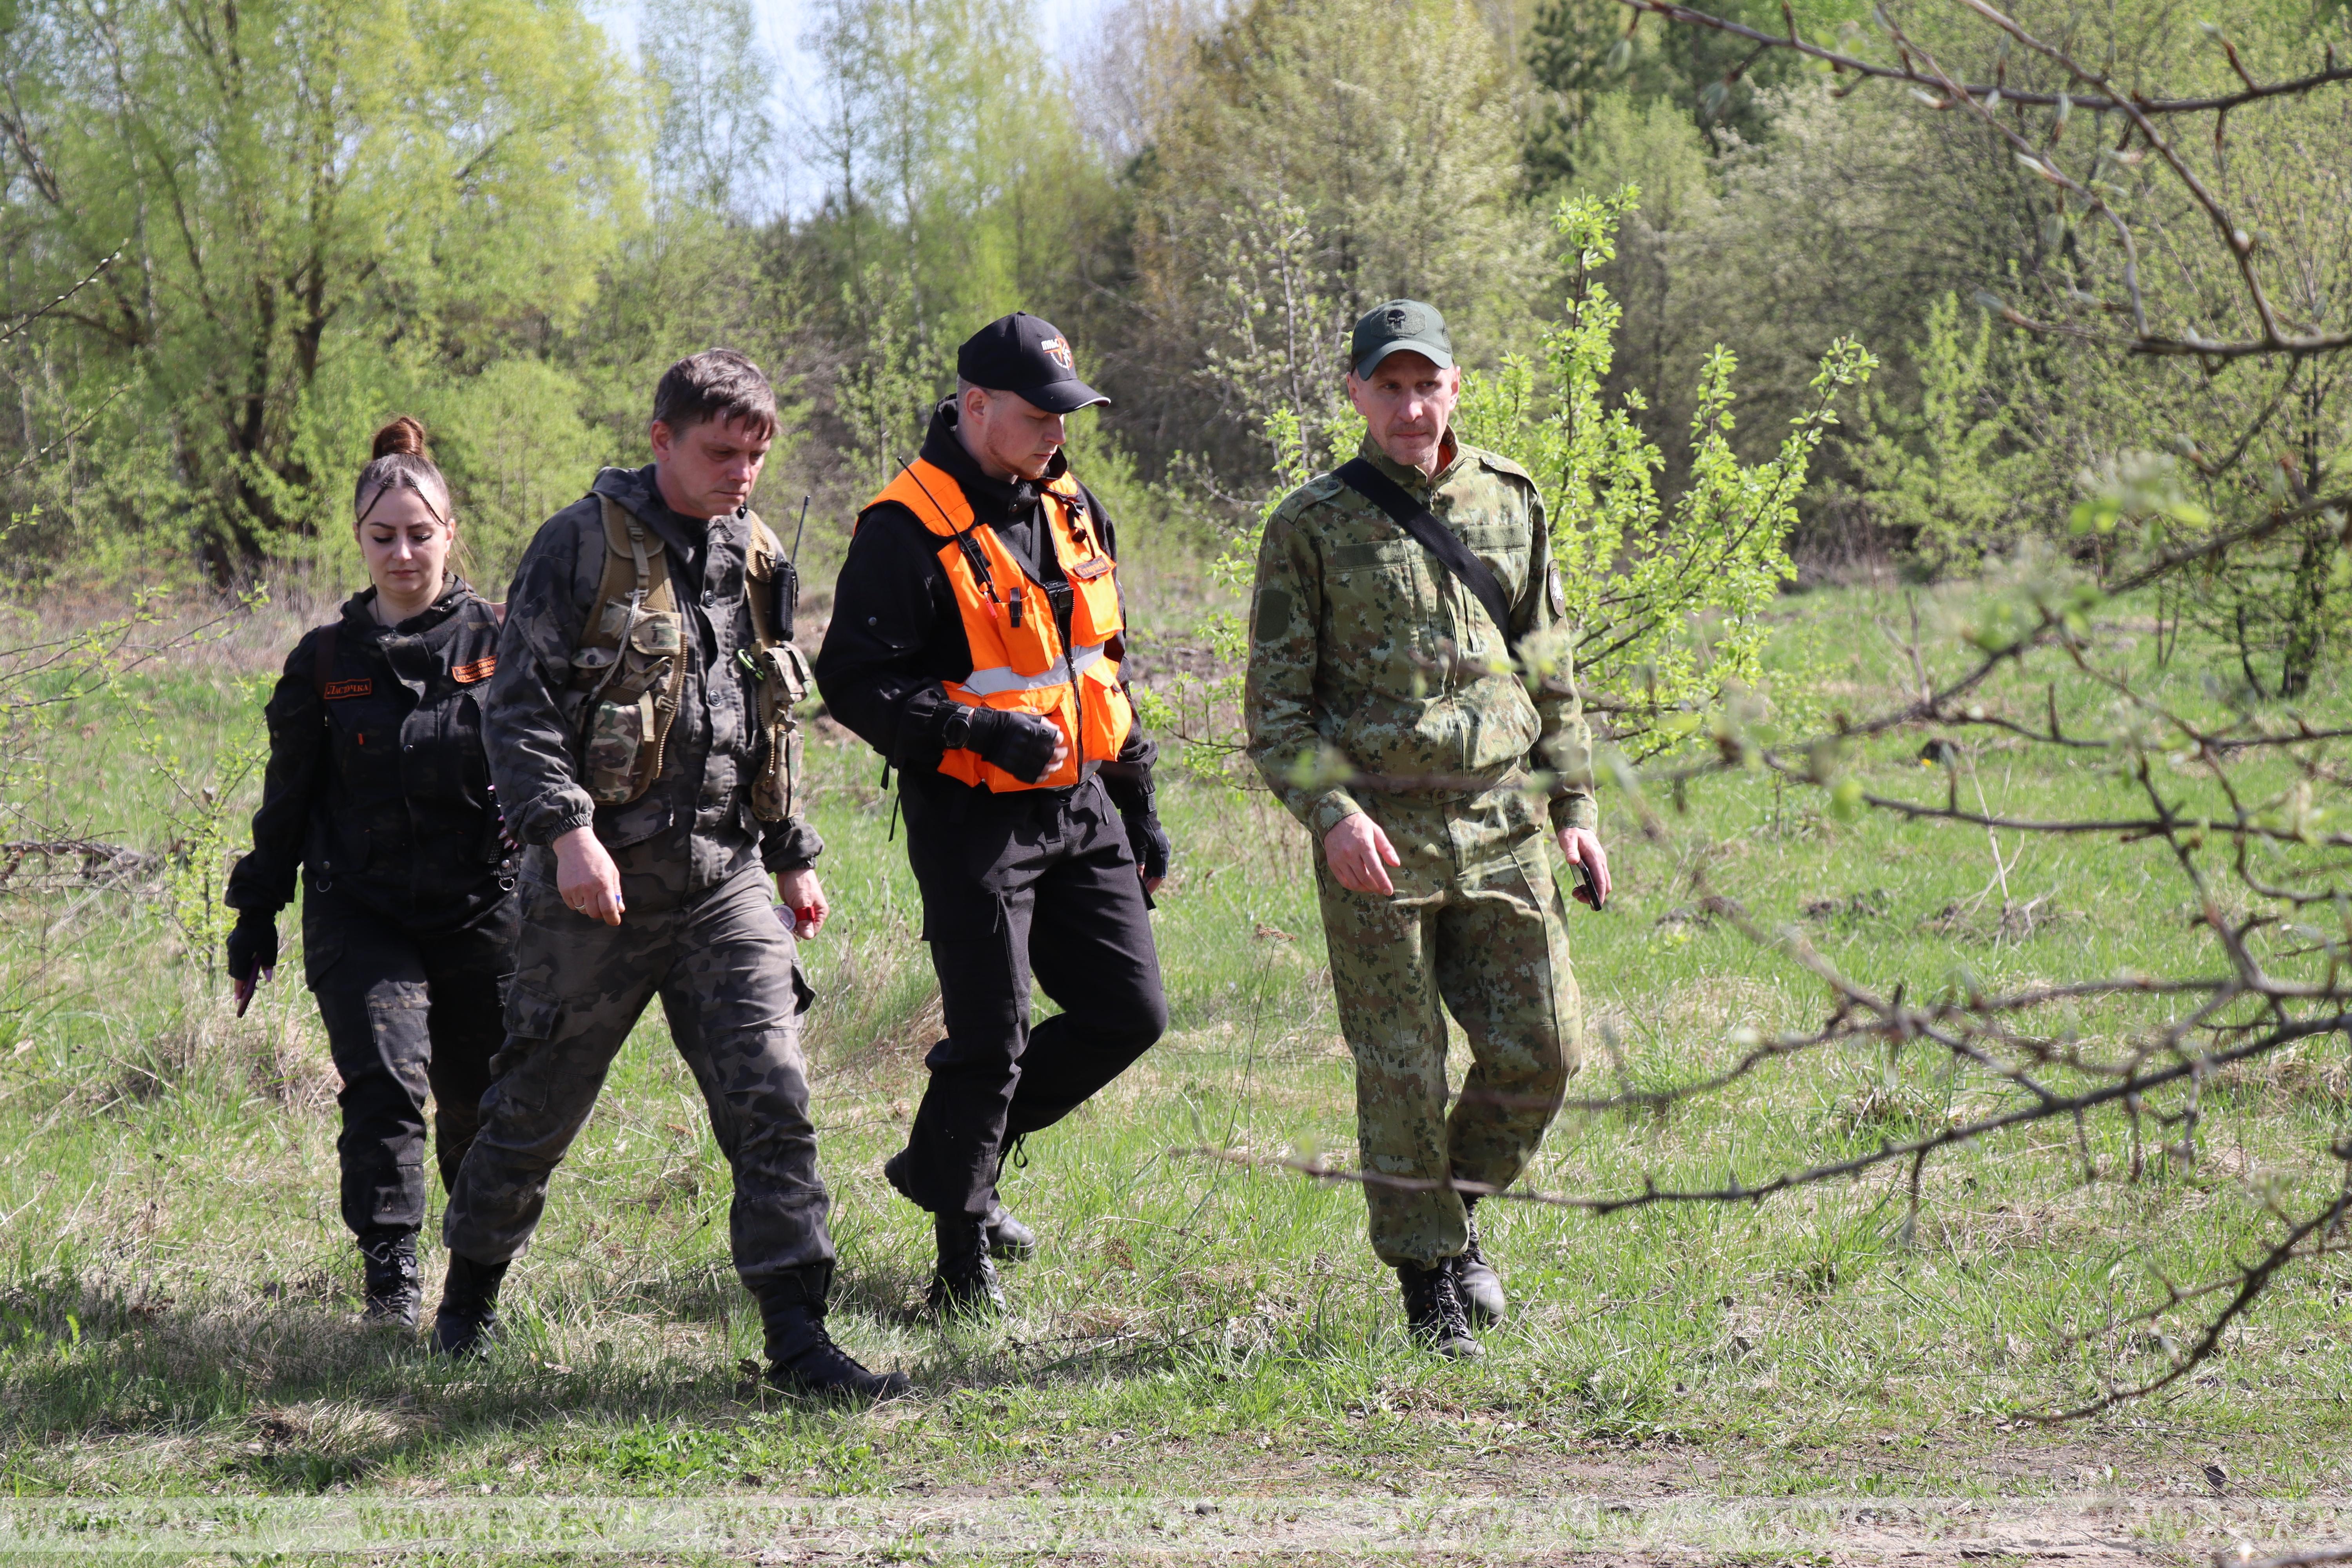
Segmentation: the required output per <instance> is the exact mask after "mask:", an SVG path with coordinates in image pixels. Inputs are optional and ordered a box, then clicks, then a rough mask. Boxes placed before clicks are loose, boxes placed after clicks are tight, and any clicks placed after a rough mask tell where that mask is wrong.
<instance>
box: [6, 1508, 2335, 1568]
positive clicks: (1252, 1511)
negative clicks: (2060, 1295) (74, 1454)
mask: <svg viewBox="0 0 2352 1568" xmlns="http://www.w3.org/2000/svg"><path fill="white" fill-rule="evenodd" d="M2348 1514H2352V1500H2347V1499H2326V1500H2293V1501H2270V1500H2224V1499H2210V1500H2208V1499H2166V1500H2131V1499H2126V1498H2122V1497H2113V1496H2088V1495H2084V1496H2072V1497H2063V1498H2054V1499H2044V1500H1984V1499H1964V1498H1871V1499H1855V1498H1848V1499H1839V1498H1806V1499H1795V1500H1784V1499H1765V1498H1724V1497H1702V1496H1696V1495H1684V1496H1678V1497H1673V1498H1656V1497H1641V1498H1614V1497H1610V1496H1608V1495H1605V1494H1596V1495H1581V1496H1553V1497H1544V1498H1535V1497H1475V1498H1445V1497H1438V1496H1428V1497H1421V1498H1387V1497H1370V1496H1358V1497H1346V1498H1341V1497H1288V1498H1272V1497H1234V1496H1231V1495H1227V1496H1222V1497H1199V1498H1185V1497H1091V1498H1086V1497H1038V1496H1023V1497H1017V1498H1011V1499H1003V1500H998V1499H986V1498H955V1497H950V1498H938V1499H911V1498H903V1497H891V1498H825V1499H810V1498H793V1497H782V1496H761V1495H751V1494H745V1495H730V1496H725V1497H702V1498H654V1499H647V1498H624V1497H575V1498H559V1497H495V1496H486V1497H428V1498H393V1497H372V1496H368V1495H365V1494H353V1495H348V1496H341V1497H327V1498H318V1499H278V1498H268V1499H258V1498H257V1499H241V1500H226V1499H189V1500H177V1499H164V1500H127V1499H113V1500H105V1501H95V1500H84V1501H39V1502H33V1501H0V1560H9V1561H19V1562H21V1561H27V1560H39V1559H47V1560H56V1559H59V1558H72V1559H77V1560H80V1561H85V1562H87V1561H91V1560H103V1559H108V1558H129V1557H132V1556H138V1557H142V1558H145V1559H146V1560H148V1561H155V1560H159V1559H160V1560H181V1559H186V1558H191V1557H196V1558H201V1557H213V1558H215V1559H219V1558H248V1557H250V1556H251V1555H252V1554H255V1553H273V1554H275V1553H285V1554H289V1555H291V1556H294V1557H297V1558H300V1557H310V1556H333V1557H338V1558H345V1559H349V1558H353V1557H364V1558H367V1559H369V1560H371V1561H374V1562H384V1561H390V1560H398V1559H402V1558H406V1557H411V1556H415V1557H425V1556H427V1555H439V1554H446V1553H449V1552H461V1553H463V1554H465V1555H466V1556H467V1557H486V1556H489V1555H491V1554H493V1553H511V1554H514V1555H517V1556H544V1555H546V1554H549V1553H560V1554H562V1555H563V1556H565V1557H575V1556H576V1557H583V1558H600V1559H604V1560H608V1561H615V1560H617V1561H629V1560H638V1561H646V1560H651V1561H672V1562H676V1561H692V1560H705V1561H735V1562H754V1563H765V1564H782V1563H880V1562H893V1563H905V1562H931V1563H953V1562H967V1563H991V1562H1021V1563H1121V1562H1138V1561H1144V1562H1158V1563H1252V1562H1299V1561H1307V1562H1317V1563H1397V1562H1412V1563H1470V1562H1476V1563H1602V1562H1606V1563H1675V1564H1684V1563H1726V1562H1736V1563H1758V1564H1762V1563H1811V1564H1845V1563H1856V1564H1860V1563H1901V1564H1905V1565H1906V1568H1909V1565H1925V1564H1940V1563H1953V1564H1958V1563H2069V1564H2083V1565H2090V1568H2095V1565H2099V1564H2106V1563H2118V1564H2119V1563H2135V1564H2137V1563H2203V1562H2211V1561H2213V1559H2214V1556H2215V1554H2216V1553H2222V1554H2225V1558H2224V1560H2225V1561H2227V1560H2229V1559H2238V1560H2242V1558H2243V1557H2246V1556H2253V1557H2259V1556H2264V1555H2268V1554H2269V1553H2271V1552H2278V1551H2285V1550H2290V1549H2294V1548H2298V1547H2306V1548H2307V1547H2310V1546H2314V1545H2317V1544H2319V1543H2321V1542H2327V1541H2333V1540H2336V1539H2339V1538H2341V1537H2342V1536H2343V1535H2344V1534H2345V1533H2346V1532H2347V1529H2352V1517H2347V1515H2348Z"/></svg>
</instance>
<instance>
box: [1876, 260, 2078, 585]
mask: <svg viewBox="0 0 2352 1568" xmlns="http://www.w3.org/2000/svg"><path fill="white" fill-rule="evenodd" d="M1911 358H1912V361H1913V364H1914V366H1915V372H1916V377H1917V382H1918V406H1917V408H1916V410H1915V409H1911V408H1906V407H1905V406H1903V405H1902V403H1901V402H1899V401H1898V400H1897V399H1896V398H1895V397H1893V396H1890V395H1884V394H1881V393H1879V392H1876V391H1874V390H1871V391H1864V393H1863V395H1862V408H1861V414H1860V416H1859V418H1858V420H1857V421H1856V433H1855V435H1854V436H1853V437H1847V438H1846V439H1845V440H1844V441H1843V443H1842V445H1843V447H1844V448H1845V453H1846V457H1847V459H1848V461H1849V462H1851V463H1852V464H1853V469H1854V472H1855V474H1856V476H1857V479H1856V480H1855V485H1854V488H1855V489H1856V491H1857V492H1858V493H1859V495H1860V498H1861V500H1863V502H1864V504H1865V505H1866V506H1867V507H1868V508H1869V510H1870V515H1871V520H1872V521H1874V522H1876V523H1877V524H1879V525H1880V526H1882V527H1886V528H1894V529H1899V530H1901V531H1903V532H1904V533H1905V534H1906V536H1907V537H1908V539H1909V542H1910V548H1911V550H1912V552H1914V554H1915V555H1916V556H1917V557H1918V559H1919V560H1920V561H1921V562H1922V563H1924V564H1925V565H1926V566H1927V567H1928V568H1929V569H1930V570H1932V571H1938V572H1969V571H1973V570H1975V568H1976V567H1977V566H1978V565H1979V563H1981V562H1982V561H1983V559H1984V557H1985V556H1986V554H1987V553H1989V552H1996V551H2000V550H2003V549H2005V548H2007V547H2009V546H2011V545H2012V544H2013V543H2014V542H2016V540H2017V538H2018V537H2019V535H2020V533H2021V531H2029V530H2034V529H2036V528H2037V527H2040V526H2046V525H2045V524H2042V520H2041V519H2040V518H2038V517H2036V516H2035V515H2034V513H2033V511H2032V510H2031V505H2032V502H2033V501H2034V500H2040V499H2042V498H2041V497H2040V496H2038V495H2037V494H2036V493H2035V492H2034V490H2033V489H2032V487H2033V485H2034V481H2035V480H2036V479H2038V478H2040V477H2041V476H2042V474H2043V473H2044V472H2045V465H2044V464H2043V463H2042V462H2041V461H2040V459H2039V458H2037V457H2036V456H2035V455H2034V454H2033V453H2032V452H2031V451H2029V450H2026V449H2024V448H2022V447H2021V446H2020V444H2019V442H2018V441H2017V439H2016V435H2017V417H2016V416H2015V414H2014V413H2013V412H2012V411H2011V407H2010V405H2009V402H2008V400H2007V397H2006V395H2005V387H2006V382H2007V377H2006V376H2005V375H2004V374H2003V372H2004V371H2005V370H2006V371H2009V372H2011V373H2012V374H2013V373H2014V371H2015V368H2016V367H2014V366H2008V365H2004V364H2002V363H2000V360H1999V359H1997V357H1996V355H1995V353H1994V344H1993V329H1992V317H1991V315H1990V312H1988V311H1984V310H1979V311H1978V312H1977V319H1976V330H1975V331H1973V332H1969V331H1967V330H1966V327H1965V325H1964V323H1963V321H1962V319H1961V310H1960V302H1959V296H1958V294H1956V293H1947V294H1945V296H1944V297H1943V298H1942V299H1941V300H1937V302H1936V304H1935V305H1934V306H1933V307H1932V308H1931V309H1930V310H1928V312H1927V342H1924V343H1917V344H1914V345H1913V347H1912V351H1911Z"/></svg>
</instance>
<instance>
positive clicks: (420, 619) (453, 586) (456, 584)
mask: <svg viewBox="0 0 2352 1568" xmlns="http://www.w3.org/2000/svg"><path fill="white" fill-rule="evenodd" d="M375 595H376V591H375V585H374V584H369V585H368V586H367V587H364V588H362V589H361V590H360V591H359V592H358V593H356V594H353V595H352V596H351V597H350V598H348V599H345V600H344V601H343V624H344V625H345V626H349V627H351V628H352V630H353V631H355V632H358V633H359V634H360V635H361V636H362V637H422V636H424V635H425V633H426V632H429V631H431V630H432V629H433V628H434V627H436V626H439V625H440V624H441V623H442V622H444V621H446V620H447V619H448V618H449V617H450V616H454V615H456V614H457V606H459V605H463V604H464V603H465V602H466V601H467V600H468V599H470V598H472V597H473V596H474V590H473V588H472V587H471V586H470V585H469V584H467V582H466V580H465V579H464V578H463V577H460V576H458V575H457V574H456V573H455V572H450V571H446V570H445V571H444V572H443V573H442V574H441V596H440V597H439V598H437V599H436V600H434V601H433V602H432V603H431V604H429V605H425V608H423V609H421V610H419V611H417V612H416V614H415V615H413V616H409V617H408V618H407V619H406V620H404V621H403V622H401V623H400V624H399V625H398V626H385V625H384V624H383V622H382V621H379V620H377V619H376V618H375Z"/></svg>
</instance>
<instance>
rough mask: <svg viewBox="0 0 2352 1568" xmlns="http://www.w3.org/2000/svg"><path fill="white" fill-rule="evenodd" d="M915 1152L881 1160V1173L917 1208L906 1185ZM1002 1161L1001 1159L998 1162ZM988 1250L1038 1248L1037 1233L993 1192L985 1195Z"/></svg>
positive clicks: (1024, 1253)
mask: <svg viewBox="0 0 2352 1568" xmlns="http://www.w3.org/2000/svg"><path fill="white" fill-rule="evenodd" d="M913 1152H914V1151H912V1150H910V1149H901V1150H899V1151H898V1152H897V1153H895V1154H893V1155H891V1156H890V1157H889V1158H888V1159H887V1160H885V1161H883V1162H882V1174H883V1177H884V1179H885V1180H887V1181H888V1182H889V1184H890V1185H891V1186H893V1187H895V1188H896V1189H898V1195H899V1196H900V1197H902V1198H904V1199H906V1200H907V1201H908V1203H910V1204H916V1206H917V1207H918V1208H919V1207H921V1206H922V1205H920V1204H919V1203H916V1199H915V1194H913V1193H911V1192H909V1191H908V1188H907V1180H908V1177H907V1163H908V1160H909V1158H910V1157H911V1156H912V1155H913ZM1000 1163H1001V1162H1000ZM987 1225H988V1250H989V1251H990V1253H991V1254H992V1255H993V1256H995V1257H998V1258H1029V1257H1032V1256H1034V1254H1035V1253H1036V1251H1037V1233H1036V1232H1035V1231H1034V1230H1031V1229H1030V1228H1029V1227H1028V1226H1025V1225H1023V1224H1022V1223H1021V1222H1020V1221H1019V1220H1017V1219H1015V1218H1014V1217H1013V1211H1012V1210H1011V1209H1009V1208H1006V1207H1005V1206H1004V1200H1003V1199H1002V1198H1000V1197H998V1196H997V1195H996V1194H994V1193H990V1194H988V1219H987Z"/></svg>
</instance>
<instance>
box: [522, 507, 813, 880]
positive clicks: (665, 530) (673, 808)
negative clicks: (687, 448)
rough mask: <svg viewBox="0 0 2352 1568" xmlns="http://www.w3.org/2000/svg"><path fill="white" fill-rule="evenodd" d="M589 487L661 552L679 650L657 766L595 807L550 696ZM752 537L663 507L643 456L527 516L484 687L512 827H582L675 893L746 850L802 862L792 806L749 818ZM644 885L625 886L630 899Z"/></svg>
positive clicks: (596, 535)
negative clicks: (673, 709) (748, 565)
mask: <svg viewBox="0 0 2352 1568" xmlns="http://www.w3.org/2000/svg"><path fill="white" fill-rule="evenodd" d="M600 496H611V497H612V498H613V499H614V500H616V501H618V502H619V503H620V504H621V505H622V506H624V507H625V508H627V509H628V510H630V511H631V512H632V513H634V514H635V516H636V518H637V519H638V520H639V521H642V522H643V523H645V525H646V527H647V528H648V529H650V530H652V531H653V532H654V533H655V534H656V536H657V537H658V538H659V539H660V540H661V542H662V543H663V546H664V547H665V548H666V549H667V552H668V554H669V572H670V585H671V588H672V590H673V592H675V593H676V594H677V605H678V608H679V610H680V611H681V612H683V613H684V615H685V617H686V652H687V673H686V679H685V683H684V685H683V686H682V687H681V689H679V692H678V708H677V718H676V719H675V720H673V721H671V724H670V729H669V735H668V738H667V740H666V741H665V742H664V743H663V746H662V767H661V773H659V775H658V776H656V779H655V780H654V783H653V786H652V788H650V789H649V790H647V791H646V794H645V795H643V796H641V797H639V798H638V799H636V800H635V801H631V802H629V803H628V804H626V805H607V806H598V805H596V804H595V802H594V801H593V800H592V799H590V798H589V795H588V792H587V790H586V788H585V787H583V785H582V784H581V782H580V763H579V749H578V736H577V735H576V734H575V733H574V732H573V726H572V722H571V721H569V720H568V719H567V718H566V717H565V704H564V693H565V692H566V691H567V690H568V689H569V688H570V682H571V677H572V654H573V653H574V652H575V651H576V650H577V649H578V647H579V646H580V632H581V627H582V626H583V624H584V623H585V622H586V621H587V618H588V614H589V611H590V609H591V608H592V607H593V605H594V604H595V602H596V589H597V585H598V584H599V583H601V582H602V581H603V578H604V510H603V503H602V502H601V501H600V500H598V498H599V497H600ZM750 542H751V524H750V522H749V521H747V520H746V519H744V518H743V517H741V516H740V515H736V516H730V517H721V518H713V519H711V520H709V521H702V520H700V519H694V518H685V517H680V516H679V515H678V514H677V513H676V512H674V511H672V510H670V509H669V508H668V507H667V505H665V504H664V503H663V501H662V499H661V492H660V490H659V489H658V488H657V487H656V483H655V479H654V470H653V468H651V467H646V468H638V469H634V470H633V469H628V468H606V469H605V470H604V472H602V473H600V474H598V475H597V476H596V482H595V485H594V486H593V489H591V491H590V493H589V494H588V495H587V496H585V497H584V498H583V499H582V500H577V501H574V502H573V503H572V505H570V506H568V507H565V508H564V509H563V510H562V511H559V512H557V513H556V514H555V515H554V516H553V517H551V518H549V519H548V520H547V521H546V522H544V523H542V524H541V525H540V530H539V532H538V534H537V535H535V536H534V537H533V538H532V540H531V542H530V548H528V549H527V550H525V551H524V552H523V557H522V563H521V564H520V565H519V566H518V567H516V569H515V578H514V584H513V585H512V587H511V588H510V589H509V592H508V595H507V623H506V631H505V634H504V636H503V637H502V638H501V639H500V641H499V672H498V674H497V676H496V677H494V678H493V679H492V680H491V681H490V685H489V690H488V696H487V699H486V701H487V710H486V711H487V712H488V718H489V725H488V736H489V739H490V742H491V745H492V748H493V763H492V768H493V771H494V772H495V773H496V775H497V778H498V781H499V798H500V799H501V801H503V802H504V804H505V805H506V811H507V820H508V822H509V825H510V826H512V828H513V830H514V834H515V837H518V838H520V840H522V841H523V842H524V843H526V844H530V845H544V844H551V843H552V842H554V840H555V839H556V838H558V837H561V836H562V835H563V834H564V833H567V832H569V831H571V830H572V828H575V827H580V826H587V825H590V824H593V826H594V828H595V832H596V837H597V838H598V839H599V840H601V841H602V842H603V843H604V846H605V847H606V848H608V849H610V850H612V851H613V852H614V858H615V860H616V861H617V862H618V863H619V866H620V868H621V871H622V874H623V875H624V876H635V875H643V876H646V877H647V878H650V879H652V880H653V881H655V882H656V883H658V884H659V885H660V886H661V887H662V888H663V889H666V890H667V893H669V894H672V895H675V896H678V897H683V896H686V895H688V894H693V893H698V892H700V891H702V890H704V889H709V888H711V887H715V886H717V885H718V884H719V883H720V882H723V881H725V880H726V879H728V878H729V877H730V876H732V875H733V874H735V872H737V871H738V870H740V868H742V866H743V865H745V864H747V863H748V862H750V861H751V860H752V859H755V858H756V859H757V860H759V861H760V863H761V865H763V866H764V867H765V868H767V869H769V870H771V871H789V870H794V869H798V868H802V867H805V866H808V865H810V864H811V863H813V862H814V860H815V859H816V858H817V856H818V855H819V854H820V853H821V852H822V851H823V849H824V842H823V840H822V839H820V838H819V837H818V836H817V832H816V829H815V828H814V827H813V826H810V825H809V824H808V822H807V820H806V819H805V818H803V817H794V818H792V819H790V820H788V821H783V822H761V821H760V820H758V819H757V818H756V817H754V816H752V815H751V780H752V778H753V777H754V776H755V773H756V772H757V769H758V766H759V763H760V759H761V753H762V752H763V750H764V746H765V742H764V741H763V740H762V738H761V734H760V729H759V721H758V714H759V699H758V686H757V684H756V682H755V680H754V678H753V677H752V675H751V673H750V672H749V671H748V670H746V669H745V668H744V667H743V665H742V663H741V661H740V659H739V658H737V657H736V656H737V654H738V653H739V652H740V651H741V650H743V649H746V648H748V647H751V643H752V626H751V602H750V601H749V600H748V599H747V598H745V597H744V592H743V590H744V563H745V559H746V554H747V552H748V548H749V545H750ZM643 897H644V893H643V890H640V892H639V893H635V894H632V895H631V899H632V901H633V902H637V901H642V899H643Z"/></svg>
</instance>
